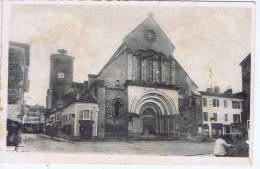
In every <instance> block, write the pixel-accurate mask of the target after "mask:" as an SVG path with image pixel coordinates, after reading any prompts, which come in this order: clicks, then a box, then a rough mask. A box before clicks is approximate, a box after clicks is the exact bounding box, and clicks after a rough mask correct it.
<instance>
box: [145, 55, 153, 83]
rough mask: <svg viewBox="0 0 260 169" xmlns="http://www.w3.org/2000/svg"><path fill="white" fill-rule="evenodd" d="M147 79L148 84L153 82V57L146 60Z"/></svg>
mask: <svg viewBox="0 0 260 169" xmlns="http://www.w3.org/2000/svg"><path fill="white" fill-rule="evenodd" d="M146 79H147V82H153V58H152V56H151V55H149V56H148V57H147V58H146Z"/></svg>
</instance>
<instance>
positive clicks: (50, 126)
mask: <svg viewBox="0 0 260 169" xmlns="http://www.w3.org/2000/svg"><path fill="white" fill-rule="evenodd" d="M98 111H99V109H98V105H97V101H96V100H95V99H94V98H93V97H91V96H87V97H84V96H83V97H81V98H78V99H75V100H74V101H73V102H71V103H69V104H68V105H66V106H64V107H62V108H60V109H54V110H52V111H51V112H49V114H48V115H47V116H46V119H45V125H46V129H45V134H47V135H51V136H57V137H62V138H66V139H72V140H88V139H93V138H97V135H98V130H97V129H98Z"/></svg>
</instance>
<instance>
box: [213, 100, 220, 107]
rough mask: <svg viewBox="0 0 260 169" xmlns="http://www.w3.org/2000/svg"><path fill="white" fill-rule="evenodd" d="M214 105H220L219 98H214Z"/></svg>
mask: <svg viewBox="0 0 260 169" xmlns="http://www.w3.org/2000/svg"><path fill="white" fill-rule="evenodd" d="M213 107H219V99H213Z"/></svg>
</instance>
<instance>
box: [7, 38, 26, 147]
mask: <svg viewBox="0 0 260 169" xmlns="http://www.w3.org/2000/svg"><path fill="white" fill-rule="evenodd" d="M8 58H9V62H8V105H7V131H8V137H7V144H8V145H10V144H12V142H13V136H14V134H15V132H14V131H17V130H19V132H20V129H21V124H22V122H23V116H24V105H25V103H24V93H25V92H28V91H29V79H28V72H29V65H30V46H29V45H28V44H24V43H18V42H11V41H10V42H9V55H8ZM14 126H17V127H14ZM16 133H17V132H16Z"/></svg>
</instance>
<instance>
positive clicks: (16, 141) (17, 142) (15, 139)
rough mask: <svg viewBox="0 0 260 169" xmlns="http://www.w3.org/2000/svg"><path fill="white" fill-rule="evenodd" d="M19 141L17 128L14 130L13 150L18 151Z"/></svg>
mask: <svg viewBox="0 0 260 169" xmlns="http://www.w3.org/2000/svg"><path fill="white" fill-rule="evenodd" d="M20 141H21V137H20V134H19V130H17V131H15V132H14V146H15V149H14V151H16V152H17V151H18V146H19V143H20Z"/></svg>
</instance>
